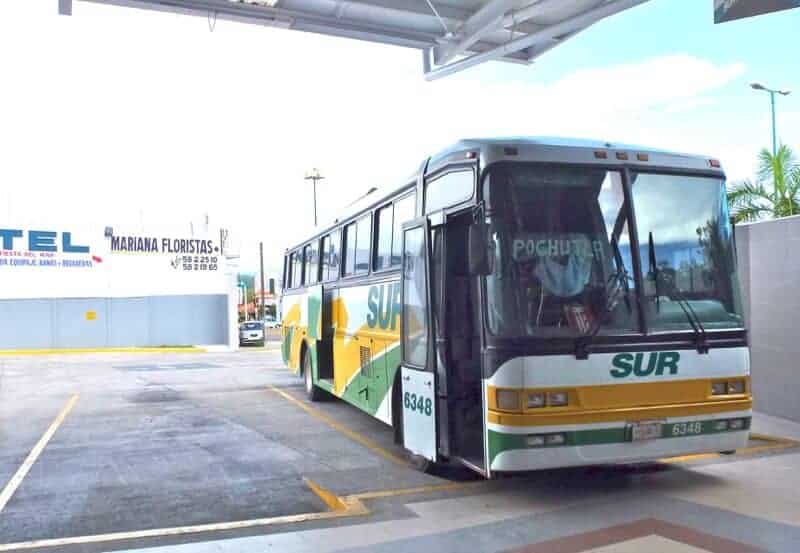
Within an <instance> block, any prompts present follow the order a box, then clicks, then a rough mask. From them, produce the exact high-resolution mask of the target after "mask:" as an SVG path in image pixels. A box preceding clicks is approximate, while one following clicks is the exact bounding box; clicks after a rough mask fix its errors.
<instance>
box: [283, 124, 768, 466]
mask: <svg viewBox="0 0 800 553" xmlns="http://www.w3.org/2000/svg"><path fill="white" fill-rule="evenodd" d="M734 233H735V230H734V227H733V225H732V223H731V219H730V217H729V212H728V205H727V199H726V187H725V173H724V172H723V169H722V167H721V164H720V162H719V161H718V160H717V159H714V158H711V157H704V156H697V155H686V154H680V153H673V152H667V151H660V150H654V149H647V148H643V147H638V146H629V145H623V144H614V143H608V142H594V141H583V140H566V139H548V138H513V139H502V138H495V139H481V140H464V141H461V142H458V143H457V144H455V145H453V146H452V147H450V148H448V149H446V150H444V151H443V152H441V153H438V154H436V155H434V156H432V157H430V158H428V159H427V160H425V162H424V163H423V164H422V165H421V166H420V168H419V169H418V170H417V171H416V172H415V173H414V174H413V175H412V176H411V177H410V178H409V179H407V180H406V181H404V182H403V183H402V185H401V186H398V187H396V188H395V189H393V190H392V191H391V192H389V193H384V194H370V195H368V196H366V197H365V198H363V199H362V200H360V201H359V202H358V203H357V204H354V205H352V206H351V207H349V208H348V209H347V210H345V212H343V213H341V215H340V216H339V217H338V218H337V219H336V220H335V221H333V222H332V223H331V224H329V225H326V226H323V227H319V228H318V229H317V230H316V231H315V232H314V233H313V234H312V235H310V236H308V238H307V239H306V240H304V241H303V242H302V243H300V244H297V245H296V246H294V247H292V248H289V249H287V250H286V256H285V262H284V275H283V286H284V292H283V297H282V305H281V313H282V318H283V326H282V328H283V330H282V340H283V342H282V354H283V359H284V361H285V363H286V365H287V366H288V367H289V368H290V369H291V370H292V371H293V372H295V373H297V374H298V375H300V376H302V378H303V379H304V382H305V390H306V392H307V394H308V397H309V398H310V399H311V400H312V401H314V400H318V399H320V398H322V397H323V396H326V395H328V396H335V397H337V398H340V399H342V400H344V401H346V402H348V403H350V404H352V405H354V406H355V407H357V408H359V409H362V410H363V411H365V412H366V413H369V414H370V415H372V416H373V417H375V418H377V419H379V420H381V421H383V422H385V423H386V424H388V425H391V426H392V427H393V429H394V436H395V440H396V441H397V442H398V443H399V444H402V445H403V447H404V448H405V449H406V450H408V451H409V452H410V453H411V456H410V457H411V458H412V459H415V460H416V461H417V462H418V464H419V465H420V468H428V467H431V466H435V464H437V463H444V462H448V463H458V464H462V465H465V466H467V467H469V468H471V469H473V470H475V471H477V472H478V473H480V474H482V475H483V476H484V477H487V478H492V477H493V476H496V475H498V474H502V473H507V472H516V471H530V470H537V469H546V468H555V467H568V466H580V465H594V464H606V463H623V462H641V461H650V460H656V459H660V458H666V457H671V456H677V455H685V454H695V453H706V452H733V451H735V450H736V449H738V448H742V447H744V446H745V444H746V443H747V441H748V436H749V429H750V421H751V414H752V395H751V390H750V355H749V349H748V346H747V334H746V329H745V324H744V318H743V314H742V307H741V298H740V289H739V284H738V278H737V272H736V254H735V236H734Z"/></svg>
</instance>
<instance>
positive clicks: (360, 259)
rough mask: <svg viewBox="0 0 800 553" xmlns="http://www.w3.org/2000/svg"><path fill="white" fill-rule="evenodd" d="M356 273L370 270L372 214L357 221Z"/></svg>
mask: <svg viewBox="0 0 800 553" xmlns="http://www.w3.org/2000/svg"><path fill="white" fill-rule="evenodd" d="M356 234H358V237H357V238H356V259H355V261H356V266H355V270H356V273H359V274H360V273H366V272H368V271H369V259H370V245H371V241H372V223H371V217H370V215H366V216H364V217H362V218H361V219H359V220H358V222H357V223H356Z"/></svg>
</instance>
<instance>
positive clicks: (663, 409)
mask: <svg viewBox="0 0 800 553" xmlns="http://www.w3.org/2000/svg"><path fill="white" fill-rule="evenodd" d="M752 407H753V402H752V400H751V399H749V398H747V399H735V400H730V401H716V402H704V403H688V404H687V403H679V404H668V405H658V406H650V407H627V408H614V409H597V410H586V411H579V412H574V411H573V412H570V411H560V412H559V411H558V410H556V409H553V410H552V411H549V412H548V411H546V410H542V411H541V412H539V413H537V414H532V413H530V412H528V413H524V414H522V413H520V414H515V413H499V412H497V411H489V413H488V417H487V420H488V421H489V422H490V423H494V424H502V425H505V426H561V425H567V424H593V423H598V422H620V421H636V420H650V419H662V418H674V417H692V416H696V415H715V414H719V413H727V412H732V411H748V410H750V409H752Z"/></svg>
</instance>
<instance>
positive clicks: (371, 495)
mask: <svg viewBox="0 0 800 553" xmlns="http://www.w3.org/2000/svg"><path fill="white" fill-rule="evenodd" d="M489 482H491V481H490V480H475V481H471V482H450V483H447V484H432V485H430V486H419V487H416V488H400V489H395V490H379V491H375V492H363V493H357V494H353V495H348V496H346V497H345V499H360V500H367V499H382V498H384V497H397V496H400V495H416V494H423V493H435V492H448V491H452V490H463V489H465V488H475V487H478V486H486V485H488V483H489Z"/></svg>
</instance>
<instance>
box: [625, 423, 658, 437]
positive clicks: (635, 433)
mask: <svg viewBox="0 0 800 553" xmlns="http://www.w3.org/2000/svg"><path fill="white" fill-rule="evenodd" d="M662 427H663V424H662V423H660V422H637V423H634V424H631V425H630V426H629V427H628V428H629V429H630V430H629V434H628V435H629V436H630V438H631V441H632V442H642V441H644V440H656V439H658V438H660V437H661V430H662Z"/></svg>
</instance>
